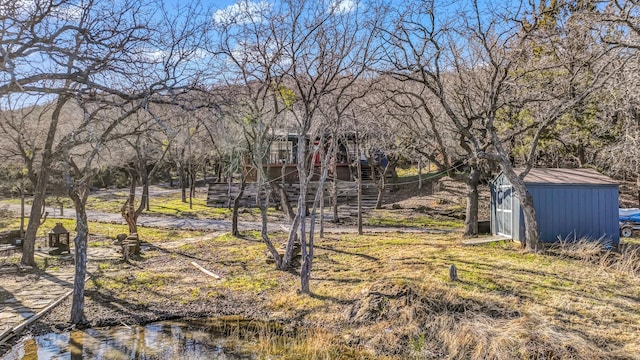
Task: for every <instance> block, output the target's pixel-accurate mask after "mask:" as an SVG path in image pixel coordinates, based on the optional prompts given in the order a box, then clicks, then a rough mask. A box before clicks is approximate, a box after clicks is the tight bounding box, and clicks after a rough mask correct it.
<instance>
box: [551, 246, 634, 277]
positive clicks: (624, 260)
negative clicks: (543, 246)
mask: <svg viewBox="0 0 640 360" xmlns="http://www.w3.org/2000/svg"><path fill="white" fill-rule="evenodd" d="M548 253H549V254H551V255H558V256H561V257H564V258H569V259H575V260H580V261H585V262H588V263H591V264H596V265H599V266H602V267H607V268H611V269H614V270H617V271H620V272H624V273H628V274H634V275H637V274H640V245H636V244H623V245H620V246H619V247H618V248H617V249H614V248H612V247H611V246H610V245H609V243H607V242H603V241H599V240H592V239H579V240H576V241H571V240H567V239H565V240H560V241H559V242H558V243H557V244H554V246H552V247H551V248H549V250H548Z"/></svg>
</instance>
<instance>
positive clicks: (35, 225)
mask: <svg viewBox="0 0 640 360" xmlns="http://www.w3.org/2000/svg"><path fill="white" fill-rule="evenodd" d="M44 180H45V179H43V181H40V180H38V183H37V185H36V189H35V192H34V194H33V202H32V203H31V211H30V212H29V222H28V223H27V231H26V233H25V234H24V240H23V242H22V259H21V260H20V264H22V265H25V266H34V267H35V266H36V262H35V258H34V250H35V244H36V236H37V233H38V229H39V228H40V219H42V207H43V205H44V196H45V195H44V191H45V189H46V186H47V185H46V184H45V181H44Z"/></svg>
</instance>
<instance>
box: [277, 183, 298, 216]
mask: <svg viewBox="0 0 640 360" xmlns="http://www.w3.org/2000/svg"><path fill="white" fill-rule="evenodd" d="M271 186H273V187H274V188H275V189H276V190H277V191H278V195H279V197H280V207H281V208H282V211H284V214H285V215H286V216H287V219H288V220H289V223H292V222H293V219H295V217H296V214H295V212H294V211H293V208H292V207H291V202H289V195H287V191H286V190H285V189H284V187H282V185H280V184H278V183H277V182H275V181H274V182H273V183H271Z"/></svg>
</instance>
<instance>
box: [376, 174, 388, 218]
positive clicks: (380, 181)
mask: <svg viewBox="0 0 640 360" xmlns="http://www.w3.org/2000/svg"><path fill="white" fill-rule="evenodd" d="M386 173H387V170H386V169H385V170H384V171H383V172H382V175H381V176H380V179H378V182H376V184H377V186H378V196H377V197H376V209H382V201H383V200H384V190H385V188H386V187H387V174H386Z"/></svg>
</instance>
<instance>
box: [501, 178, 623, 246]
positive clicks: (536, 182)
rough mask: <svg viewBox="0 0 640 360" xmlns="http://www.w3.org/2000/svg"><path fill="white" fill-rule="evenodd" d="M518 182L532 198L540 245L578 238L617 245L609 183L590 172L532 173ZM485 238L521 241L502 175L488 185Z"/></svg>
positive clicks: (520, 219)
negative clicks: (487, 232) (488, 234)
mask: <svg viewBox="0 0 640 360" xmlns="http://www.w3.org/2000/svg"><path fill="white" fill-rule="evenodd" d="M520 172H522V169H516V173H520ZM524 182H525V184H526V186H527V189H528V190H529V192H530V193H531V196H532V197H533V204H534V206H535V208H536V216H537V219H538V228H539V229H538V230H539V232H540V240H542V241H543V242H555V241H558V240H559V239H563V240H564V239H567V240H573V239H581V238H589V239H596V240H597V239H603V240H606V241H611V242H612V243H613V244H618V243H619V242H620V228H619V224H618V183H617V182H616V181H615V180H613V179H611V178H610V177H608V176H605V175H602V174H600V173H598V172H597V171H595V170H592V169H549V168H534V169H531V171H529V173H528V174H527V176H525V178H524ZM491 232H492V234H494V235H504V236H509V237H511V238H513V240H518V241H522V240H524V238H525V234H524V215H523V213H522V209H521V208H520V201H519V199H518V196H517V194H516V193H515V191H514V189H513V187H512V186H511V183H510V182H509V180H508V179H507V178H506V177H505V176H504V174H502V173H500V174H499V175H498V176H497V177H496V178H495V179H494V181H493V182H492V183H491Z"/></svg>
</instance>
